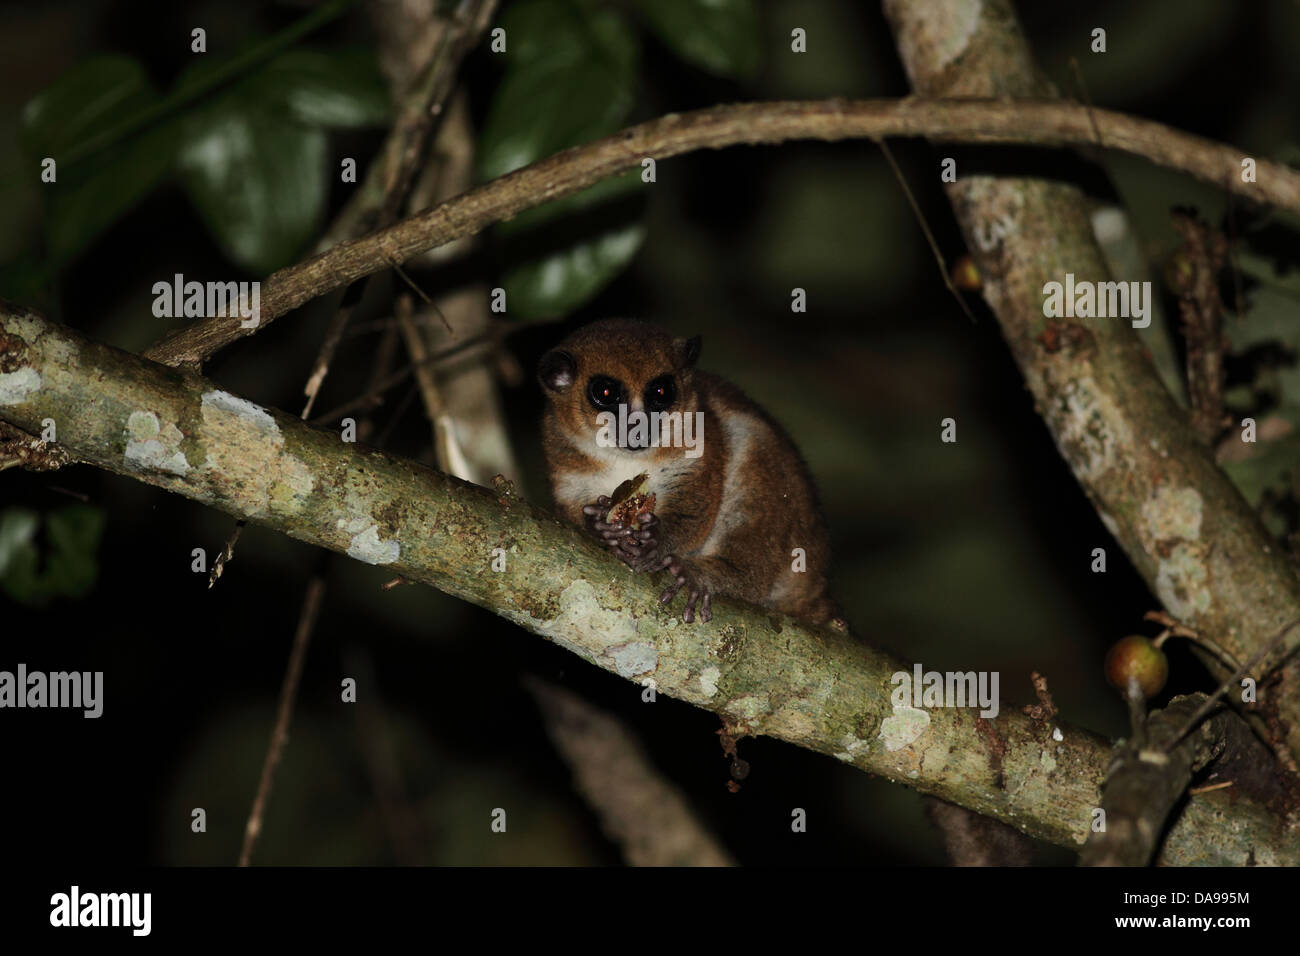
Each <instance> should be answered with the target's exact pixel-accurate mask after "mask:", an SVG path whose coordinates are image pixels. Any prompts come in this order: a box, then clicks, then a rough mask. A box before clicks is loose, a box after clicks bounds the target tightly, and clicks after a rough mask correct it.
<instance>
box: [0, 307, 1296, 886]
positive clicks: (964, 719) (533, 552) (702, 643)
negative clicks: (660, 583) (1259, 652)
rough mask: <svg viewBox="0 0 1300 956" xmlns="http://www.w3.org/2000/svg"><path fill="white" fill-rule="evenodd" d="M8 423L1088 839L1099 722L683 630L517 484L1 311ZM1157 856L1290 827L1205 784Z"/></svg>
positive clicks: (822, 642)
mask: <svg viewBox="0 0 1300 956" xmlns="http://www.w3.org/2000/svg"><path fill="white" fill-rule="evenodd" d="M0 418H2V419H4V420H6V421H8V422H10V423H12V424H14V425H16V426H18V427H20V428H23V429H26V430H28V431H39V430H40V428H41V422H42V421H43V420H44V419H52V420H53V422H54V423H55V426H56V429H57V436H58V442H59V443H60V444H61V445H63V446H65V447H66V448H67V449H68V451H69V452H70V453H71V454H72V455H74V456H75V457H76V458H78V459H80V460H81V461H84V462H86V463H89V464H93V465H96V466H98V467H100V468H105V469H108V470H110V471H113V472H116V473H118V474H123V475H129V476H131V477H133V478H136V479H138V480H140V481H144V482H146V483H148V484H151V485H155V486H157V487H159V488H163V489H166V490H168V491H172V492H174V493H176V494H180V495H183V496H185V497H187V498H191V499H193V500H196V501H199V502H202V503H204V504H207V505H210V506H211V507H214V508H218V509H220V510H222V511H225V512H227V513H229V514H232V515H236V516H238V517H242V518H246V519H247V520H249V521H251V522H255V523H257V524H261V525H264V526H266V527H269V528H273V529H276V530H279V531H282V532H283V533H285V534H288V535H290V536H292V537H294V538H297V539H299V540H302V541H306V542H308V543H311V544H314V545H318V546H320V547H323V548H329V549H330V550H333V551H338V552H342V553H346V554H348V555H350V556H352V557H354V558H356V559H357V560H359V561H364V562H367V563H370V564H377V565H383V566H385V567H386V568H387V569H389V570H391V571H393V572H395V573H397V574H400V575H402V576H403V577H405V578H407V579H408V580H411V581H419V582H422V583H425V584H428V585H431V586H433V587H436V588H438V589H439V590H442V591H445V592H446V593H448V594H452V595H455V596H456V597H459V598H463V599H464V600H467V601H470V602H473V603H474V604H477V605H479V606H481V607H484V608H487V609H489V610H491V611H493V612H494V613H496V614H499V615H501V616H502V617H505V618H507V619H508V620H510V621H513V622H515V623H516V624H518V625H519V626H520V627H523V628H525V629H526V630H528V631H531V632H533V633H535V634H539V635H541V636H543V637H545V638H547V639H549V640H551V641H554V642H555V643H556V644H558V645H560V646H561V647H563V648H565V649H566V650H568V651H570V652H571V653H573V654H576V655H577V656H579V657H581V658H582V659H583V660H586V661H588V662H590V663H592V664H595V665H596V666H597V667H601V668H603V669H605V670H607V671H610V672H611V673H614V674H618V675H619V676H621V677H624V678H627V679H629V680H633V681H637V682H640V681H642V680H645V679H653V680H654V682H655V686H656V689H657V692H658V693H663V694H667V695H669V696H672V697H675V698H678V699H680V700H685V701H688V702H690V703H692V704H695V705H696V706H699V707H703V708H705V709H707V710H711V711H714V712H716V713H718V714H721V715H722V716H723V717H724V718H725V719H727V720H728V721H730V722H731V723H732V725H733V726H734V727H735V728H736V730H737V732H743V733H750V734H766V735H768V736H772V737H776V738H779V739H781V740H785V741H789V742H790V743H793V744H796V745H798V746H802V747H806V748H808V749H811V750H815V751H818V752H821V753H825V754H829V755H832V756H834V757H836V758H837V759H839V760H841V761H844V762H845V763H848V764H851V765H853V766H855V767H858V768H860V769H862V770H865V771H869V772H871V773H875V774H878V775H880V776H883V777H886V778H888V779H890V780H893V781H895V782H897V783H902V784H906V785H907V786H910V787H914V788H916V789H917V790H920V791H923V792H925V793H929V794H933V795H935V796H939V797H942V798H943V799H945V800H948V801H950V802H953V803H957V804H960V805H962V806H965V807H968V808H970V809H972V810H976V811H977V812H980V813H984V814H987V815H990V816H993V817H996V818H998V819H1000V820H1003V821H1004V822H1007V823H1009V824H1012V825H1014V826H1016V827H1018V828H1020V829H1021V830H1023V831H1025V832H1027V833H1030V834H1033V835H1035V836H1038V837H1041V838H1043V839H1045V840H1050V841H1052V842H1055V843H1058V844H1061V845H1065V846H1078V845H1080V844H1081V843H1082V842H1083V841H1084V839H1085V838H1086V836H1087V834H1088V832H1089V826H1090V822H1091V820H1092V810H1093V808H1094V807H1095V806H1096V805H1097V801H1098V786H1099V784H1100V781H1101V778H1102V773H1103V770H1104V768H1105V764H1106V759H1107V753H1108V750H1109V747H1108V745H1107V743H1106V741H1104V740H1102V739H1101V738H1099V737H1097V736H1096V735H1094V734H1091V733H1088V732H1087V731H1084V730H1079V729H1076V728H1073V727H1070V726H1068V725H1065V724H1060V723H1056V722H1054V721H1051V720H1044V721H1039V720H1033V719H1031V718H1029V717H1027V716H1026V715H1024V714H1022V713H1019V712H1015V711H1012V710H1009V709H1003V710H1002V712H1001V713H1000V714H999V715H998V716H997V717H996V718H993V719H988V720H986V719H982V718H980V717H978V716H977V714H976V711H974V710H972V709H968V708H961V707H955V708H919V707H914V706H912V704H911V703H900V704H899V705H898V706H895V703H894V701H893V700H892V699H891V698H892V696H893V691H894V690H895V688H894V685H893V683H892V681H891V678H892V676H893V675H894V674H895V673H897V672H898V671H900V670H905V669H906V665H903V664H902V663H901V662H900V661H898V660H896V659H894V658H892V657H890V656H889V655H886V654H884V653H882V652H880V651H878V650H875V649H874V648H872V647H869V646H867V645H866V644H864V643H862V642H859V641H855V640H853V639H852V638H850V637H849V636H848V635H846V634H843V633H840V632H837V631H834V630H825V629H818V628H815V627H811V626H808V625H805V624H801V623H799V622H797V621H795V620H793V619H791V618H788V617H781V616H776V615H773V614H771V613H770V612H768V611H765V610H763V609H761V608H757V607H753V606H750V605H745V604H740V603H737V602H733V601H727V600H719V601H718V602H716V603H715V604H714V606H713V611H714V618H713V621H712V622H711V623H709V624H702V623H696V624H693V625H688V624H685V623H684V622H683V621H682V620H681V619H680V617H679V616H678V615H676V614H674V613H672V612H670V611H668V610H666V609H664V608H663V607H662V606H661V605H659V604H658V603H657V601H656V600H655V599H656V596H657V593H658V590H659V588H658V587H656V585H655V583H654V581H653V580H651V579H650V576H647V575H636V574H633V573H632V572H631V571H629V570H628V569H627V568H626V567H625V566H624V565H622V564H621V563H620V562H618V561H617V560H616V559H614V558H612V557H610V556H609V555H608V554H606V553H605V551H604V549H603V548H601V547H600V546H599V545H598V544H597V543H596V542H595V541H594V540H592V539H589V538H588V537H586V536H585V535H583V534H582V533H581V532H580V531H579V530H578V529H575V528H573V527H571V526H569V525H567V524H565V523H563V522H561V521H560V520H559V519H557V518H555V517H553V516H551V515H549V514H547V513H545V512H543V511H541V510H539V509H537V508H535V507H533V506H531V505H529V504H528V503H526V502H524V501H522V500H521V499H519V498H518V497H516V496H515V495H514V494H513V493H511V492H510V491H509V489H504V488H503V489H502V490H499V491H490V490H488V489H486V488H481V487H479V486H477V485H471V484H468V483H466V482H463V481H459V480H458V479H455V478H452V477H449V476H447V475H444V474H441V473H439V472H436V471H432V470H430V469H427V468H424V467H422V466H420V465H417V464H416V463H414V462H411V461H407V460H404V459H400V458H396V457H393V456H390V455H385V454H382V453H380V452H378V451H376V450H373V449H370V448H365V447H361V446H358V445H356V444H349V443H345V442H343V441H342V440H341V438H340V436H339V435H338V434H337V433H335V432H332V431H327V430H323V429H318V428H313V427H312V426H310V425H308V424H305V423H303V422H302V421H300V420H299V419H298V418H296V417H295V416H292V415H288V414H285V413H283V412H280V411H277V410H270V409H264V408H261V407H259V406H257V405H255V404H253V403H252V402H250V401H248V400H246V399H244V398H240V397H238V396H235V395H231V394H229V393H228V392H225V391H223V390H222V389H220V388H218V387H217V386H216V385H214V384H213V383H212V382H210V381H208V380H206V379H204V378H202V377H200V376H198V375H196V374H194V373H191V372H188V371H183V370H177V369H172V368H168V367H167V366H164V365H160V364H157V363H154V362H150V361H148V360H147V359H144V358H142V357H140V356H137V355H132V354H130V353H127V352H122V351H120V350H117V349H114V348H111V347H108V346H105V345H101V344H97V343H93V342H90V341H89V340H87V339H85V338H84V337H82V336H81V335H79V334H78V333H76V332H74V331H72V330H71V329H68V328H65V327H62V326H59V325H56V324H54V323H51V322H49V321H48V320H46V319H44V318H42V317H40V316H38V315H35V314H33V313H30V312H25V311H22V310H18V309H16V308H14V307H11V306H4V305H3V304H0ZM502 558H504V561H505V564H504V570H503V571H497V570H494V567H493V565H494V564H496V565H497V566H498V567H500V566H501V564H500V559H502ZM1057 729H1059V731H1060V734H1059V739H1057V735H1055V734H1054V733H1053V731H1054V730H1057ZM1225 817H1228V818H1231V820H1232V826H1225V825H1224V819H1225ZM1164 853H1165V856H1166V858H1167V859H1169V860H1171V861H1182V862H1193V861H1194V862H1215V863H1220V864H1240V863H1243V862H1245V861H1246V860H1247V859H1249V858H1253V859H1254V860H1255V861H1256V862H1259V863H1300V839H1298V838H1297V835H1296V833H1295V832H1294V831H1292V830H1290V829H1288V828H1287V827H1286V825H1285V823H1284V821H1283V820H1282V819H1280V818H1279V817H1278V816H1276V815H1275V814H1273V813H1272V812H1270V811H1268V810H1267V809H1265V808H1263V807H1262V806H1260V805H1258V804H1256V803H1254V802H1252V801H1251V800H1250V799H1248V798H1245V799H1238V800H1237V801H1236V802H1235V803H1233V804H1232V805H1231V806H1229V805H1228V804H1226V803H1224V802H1223V801H1222V799H1221V798H1218V797H1216V795H1214V794H1209V795H1207V796H1206V797H1205V798H1201V797H1198V798H1196V799H1194V800H1192V801H1191V804H1190V806H1189V808H1188V810H1187V812H1185V813H1184V814H1183V816H1182V818H1181V819H1180V820H1179V822H1178V824H1177V825H1176V826H1175V828H1174V830H1173V832H1172V833H1171V835H1170V837H1169V839H1168V841H1167V842H1166V846H1165V848H1164Z"/></svg>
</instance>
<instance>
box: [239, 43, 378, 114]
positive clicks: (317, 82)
mask: <svg viewBox="0 0 1300 956" xmlns="http://www.w3.org/2000/svg"><path fill="white" fill-rule="evenodd" d="M248 84H249V89H250V90H251V92H252V93H253V95H254V97H256V98H258V99H261V98H263V97H265V101H266V102H267V103H268V104H270V105H272V106H273V107H274V108H277V109H283V110H284V111H285V112H286V113H287V115H288V116H290V117H291V118H292V119H293V120H295V121H296V122H298V123H301V124H302V125H304V126H321V127H327V128H356V127H366V126H381V125H384V124H385V123H387V122H388V120H389V116H390V113H391V110H390V108H389V102H388V88H387V86H386V85H385V84H384V78H383V76H382V75H380V72H379V66H378V64H377V63H376V62H375V57H374V54H373V53H371V52H370V51H368V50H357V51H342V52H325V51H321V50H289V51H287V52H285V53H282V54H281V55H280V56H278V57H276V58H275V59H274V60H272V61H271V62H270V63H268V64H267V65H266V67H265V69H262V70H259V71H258V72H257V73H255V74H254V75H252V76H250V77H249V79H248Z"/></svg>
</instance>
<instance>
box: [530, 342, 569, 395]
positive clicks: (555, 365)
mask: <svg viewBox="0 0 1300 956" xmlns="http://www.w3.org/2000/svg"><path fill="white" fill-rule="evenodd" d="M577 376H578V363H577V362H575V361H574V360H573V356H572V355H570V354H569V353H568V352H566V351H564V350H563V349H551V350H550V351H549V352H547V353H546V354H545V355H543V356H542V360H541V362H539V363H538V365H537V380H538V381H539V382H541V383H542V387H543V388H548V389H550V390H551V391H552V392H562V391H564V390H565V389H566V388H568V387H569V386H570V385H572V384H573V380H574V379H575V378H577Z"/></svg>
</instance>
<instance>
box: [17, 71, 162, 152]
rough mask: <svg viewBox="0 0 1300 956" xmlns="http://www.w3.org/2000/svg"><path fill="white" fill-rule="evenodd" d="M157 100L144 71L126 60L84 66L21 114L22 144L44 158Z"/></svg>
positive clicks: (32, 101)
mask: <svg viewBox="0 0 1300 956" xmlns="http://www.w3.org/2000/svg"><path fill="white" fill-rule="evenodd" d="M159 99H160V97H159V95H158V91H157V90H155V89H154V88H153V86H152V84H150V82H149V78H148V76H147V75H146V74H145V71H144V67H143V66H141V65H140V64H139V63H138V62H136V61H135V60H133V59H131V58H130V57H125V56H101V57H95V58H93V59H89V60H86V61H85V62H84V63H79V64H77V65H76V66H74V67H72V68H71V69H70V70H68V71H67V72H66V73H64V74H62V75H61V76H60V77H59V78H58V79H57V80H55V81H54V82H53V83H52V84H50V85H49V86H48V87H46V88H45V89H44V90H42V91H41V92H40V93H37V94H36V95H35V96H34V97H32V98H31V99H30V100H29V101H28V102H27V105H26V106H25V107H24V108H23V128H22V143H23V148H24V149H25V150H26V151H27V152H28V154H29V155H32V156H37V157H43V156H55V157H56V158H57V154H58V153H60V152H62V151H64V150H66V149H69V148H71V147H73V146H76V145H77V144H78V143H80V142H81V141H82V140H84V139H87V138H89V137H90V136H93V135H95V134H97V133H102V132H103V131H104V130H105V129H107V128H109V127H111V126H116V125H117V124H119V123H121V122H123V121H124V120H126V119H129V118H130V117H131V116H133V115H135V114H137V113H139V112H141V111H143V110H145V109H147V108H149V107H150V106H153V105H154V104H155V103H157V102H158V100H159Z"/></svg>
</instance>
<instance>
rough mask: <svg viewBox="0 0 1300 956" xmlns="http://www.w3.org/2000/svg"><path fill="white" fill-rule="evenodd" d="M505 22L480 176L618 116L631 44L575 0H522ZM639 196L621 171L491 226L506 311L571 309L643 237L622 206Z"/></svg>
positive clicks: (613, 126)
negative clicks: (500, 255)
mask: <svg viewBox="0 0 1300 956" xmlns="http://www.w3.org/2000/svg"><path fill="white" fill-rule="evenodd" d="M503 25H504V27H505V29H506V37H507V44H508V46H507V51H508V53H507V55H508V57H509V67H508V69H507V72H506V75H505V77H504V79H503V80H502V82H501V86H500V88H499V89H498V90H497V92H496V96H495V97H494V98H493V101H492V105H491V107H490V108H489V110H488V116H487V120H486V121H485V123H484V126H483V134H482V136H481V137H480V140H479V154H478V175H479V177H480V178H482V179H490V178H494V177H496V176H502V175H504V174H506V173H509V172H512V171H514V170H516V169H518V168H520V167H521V166H526V165H528V164H529V163H531V162H534V161H535V160H538V159H541V158H543V157H546V156H550V155H552V154H554V153H558V152H559V151H561V150H563V149H567V148H569V147H570V146H576V145H578V144H580V143H586V142H590V141H591V140H594V139H599V138H600V137H602V136H607V135H609V134H610V133H613V132H614V131H616V130H617V129H618V128H619V127H620V126H621V125H622V124H623V123H624V122H625V121H626V120H627V117H628V115H629V114H630V113H631V111H632V105H633V87H634V83H635V78H636V59H637V47H636V37H635V35H634V34H633V33H632V31H631V30H630V29H629V27H628V25H627V22H626V21H625V20H624V19H623V18H622V17H621V16H619V15H618V14H617V13H616V12H614V11H610V10H607V9H603V8H599V7H595V6H593V5H591V4H588V3H582V2H577V0H527V2H524V3H520V4H516V5H515V6H513V7H511V8H510V10H509V12H508V14H507V15H506V17H505V18H504V19H503ZM639 188H640V181H639V177H638V176H637V175H636V173H635V172H633V173H629V174H627V175H624V176H619V177H615V178H613V179H609V180H605V181H603V182H600V183H597V184H596V185H595V186H593V187H591V188H590V189H587V190H584V191H583V192H582V193H580V194H578V195H576V196H569V197H566V198H564V199H561V200H556V201H555V202H550V203H546V204H544V205H542V206H539V207H537V208H535V209H530V210H527V211H526V212H524V213H522V214H520V215H519V216H518V217H516V218H515V219H514V220H513V221H511V222H508V223H503V224H501V225H500V226H499V227H497V229H496V230H495V232H496V235H497V236H498V237H499V238H500V239H501V240H502V241H503V243H504V246H505V258H506V261H507V262H508V263H509V264H508V265H507V266H506V268H505V272H504V275H503V277H502V286H503V287H504V288H505V290H506V296H507V301H508V302H509V303H510V312H511V314H512V315H514V316H516V317H522V318H525V319H537V318H549V317H552V316H555V315H560V314H562V313H564V312H568V311H571V310H572V309H574V308H577V307H578V306H579V305H581V304H582V303H583V302H585V301H587V300H588V299H589V298H590V297H591V296H593V295H595V294H596V293H597V292H599V291H600V289H602V288H603V287H604V286H605V285H606V284H608V283H609V282H610V281H611V280H612V279H613V278H614V277H615V276H616V275H618V273H619V272H621V271H622V270H623V269H624V268H625V267H626V265H627V263H628V262H629V261H630V260H631V259H632V257H633V256H634V255H635V254H636V251H637V249H638V248H640V245H641V242H642V240H643V238H644V235H645V231H644V229H643V228H642V226H641V225H640V223H639V221H638V219H637V217H638V216H639V213H640V208H639V204H636V203H629V202H628V201H627V200H628V198H629V197H630V195H631V194H632V193H634V192H636V191H638V190H639ZM543 226H544V227H545V228H540V227H543Z"/></svg>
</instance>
